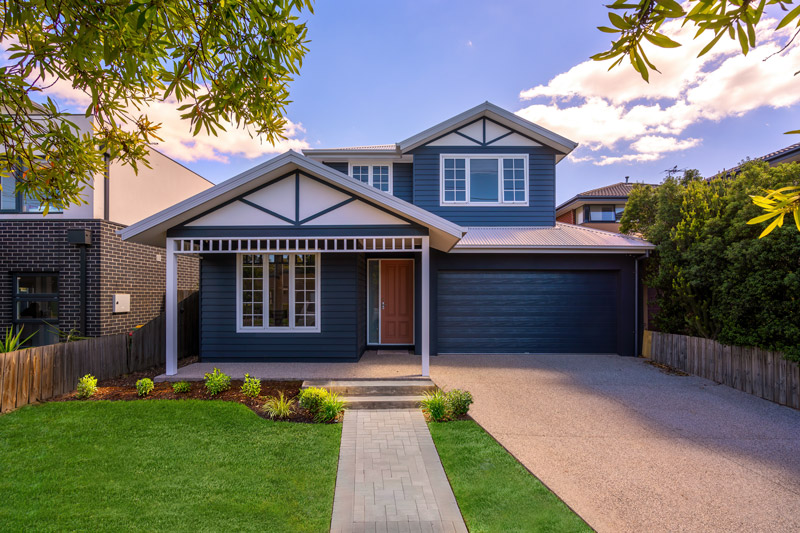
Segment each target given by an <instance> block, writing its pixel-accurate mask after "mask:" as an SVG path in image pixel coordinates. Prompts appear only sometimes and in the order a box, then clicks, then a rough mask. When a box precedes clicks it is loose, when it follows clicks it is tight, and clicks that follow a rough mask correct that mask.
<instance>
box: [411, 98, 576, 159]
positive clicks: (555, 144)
mask: <svg viewBox="0 0 800 533" xmlns="http://www.w3.org/2000/svg"><path fill="white" fill-rule="evenodd" d="M480 117H486V118H490V119H492V120H493V121H495V122H497V123H498V124H500V125H501V126H505V127H507V128H509V129H511V130H514V131H516V132H518V133H521V134H523V136H525V137H530V138H531V139H533V140H534V141H536V142H539V143H541V144H543V145H545V146H549V147H550V148H553V149H554V150H556V151H557V152H559V156H558V157H557V159H558V160H560V159H562V158H563V157H564V156H566V155H567V154H569V153H570V152H571V151H572V150H574V149H575V148H576V147H577V146H578V143H576V142H574V141H570V140H569V139H567V138H566V137H562V136H561V135H558V134H557V133H554V132H552V131H550V130H548V129H546V128H543V127H541V126H538V125H536V124H534V123H533V122H529V121H527V120H525V119H524V118H521V117H519V116H517V115H515V114H514V113H511V112H510V111H506V110H505V109H503V108H501V107H498V106H496V105H494V104H492V103H490V102H484V103H482V104H480V105H478V106H475V107H473V108H472V109H469V110H467V111H464V112H463V113H460V114H458V115H456V116H454V117H452V118H450V119H448V120H445V121H444V122H441V123H439V124H437V125H435V126H433V127H430V128H428V129H427V130H425V131H423V132H421V133H418V134H416V135H414V136H412V137H409V138H408V139H406V140H404V141H402V142H400V143H398V146H399V147H400V151H401V152H403V153H406V152H408V151H410V150H413V149H414V148H417V147H419V146H422V145H424V144H427V143H429V142H431V141H432V140H434V139H436V138H438V137H439V136H441V135H443V134H445V133H447V132H449V131H452V130H457V129H459V128H461V127H463V126H464V125H466V124H469V123H470V122H473V121H474V120H475V119H478V118H480Z"/></svg>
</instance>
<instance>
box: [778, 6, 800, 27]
mask: <svg viewBox="0 0 800 533" xmlns="http://www.w3.org/2000/svg"><path fill="white" fill-rule="evenodd" d="M798 15H800V6H797V7H796V8H794V9H792V10H791V11H789V13H788V14H787V15H786V16H785V17H783V19H781V22H780V24H778V27H777V28H775V30H779V29H781V28H783V27H785V26H788V25H789V23H791V22H792V21H793V20H794V19H795V18H797V16H798Z"/></svg>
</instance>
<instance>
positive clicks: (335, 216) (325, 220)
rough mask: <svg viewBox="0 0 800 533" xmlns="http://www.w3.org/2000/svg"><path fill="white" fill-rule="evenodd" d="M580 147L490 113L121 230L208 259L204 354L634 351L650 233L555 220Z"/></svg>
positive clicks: (317, 156)
mask: <svg viewBox="0 0 800 533" xmlns="http://www.w3.org/2000/svg"><path fill="white" fill-rule="evenodd" d="M575 146H576V144H575V143H574V142H572V141H569V140H568V139H565V138H564V137H562V136H560V135H558V134H556V133H553V132H551V131H548V130H546V129H544V128H542V127H540V126H537V125H536V124H533V123H531V122H528V121H526V120H523V119H521V118H520V117H518V116H516V115H515V114H513V113H510V112H508V111H506V110H504V109H501V108H499V107H497V106H495V105H492V104H490V103H488V102H487V103H484V104H481V105H479V106H477V107H475V108H473V109H470V110H468V111H466V112H464V113H462V114H460V115H457V116H455V117H453V118H450V119H448V120H446V121H444V122H442V123H440V124H437V125H436V126H433V127H431V128H429V129H427V130H425V131H423V132H421V133H418V134H417V135H414V136H412V137H410V138H408V139H406V140H404V141H400V142H399V143H395V144H389V145H378V146H360V147H352V148H334V149H325V150H323V149H315V150H306V151H305V155H300V154H297V153H295V152H287V153H285V154H283V155H280V156H278V157H275V158H274V159H272V160H270V161H267V162H265V163H263V164H261V165H258V166H257V167H255V168H253V169H251V170H248V171H246V172H244V173H242V174H240V175H238V176H235V177H233V178H231V179H229V180H227V181H225V182H223V183H220V184H219V185H217V186H215V187H213V188H211V189H209V190H207V191H203V192H201V193H199V194H197V195H195V196H194V197H192V198H190V199H188V200H185V201H183V202H180V203H179V204H177V205H175V206H173V207H171V208H169V209H166V210H164V211H162V212H160V213H157V214H155V215H153V216H151V217H148V218H146V219H145V220H143V221H141V222H138V223H136V224H133V225H132V226H130V227H128V228H125V229H123V230H122V231H121V232H120V233H121V235H122V237H123V238H124V239H125V240H128V241H133V242H137V243H141V244H146V245H150V246H166V248H167V287H168V294H167V321H168V322H167V323H168V328H167V354H168V355H167V374H174V373H175V372H176V370H177V368H176V361H177V360H176V355H175V354H176V337H175V324H176V308H175V298H174V292H175V287H176V277H175V272H176V261H177V257H179V256H181V255H182V254H201V255H202V258H203V260H202V262H201V272H200V300H201V304H200V305H201V334H200V335H201V340H200V345H201V352H200V358H201V360H202V361H209V362H220V361H286V360H290V361H317V360H343V361H353V360H358V358H359V357H360V356H361V355H362V354H363V353H364V351H365V350H368V349H369V350H372V349H381V348H384V349H388V348H392V349H398V348H400V349H409V350H413V351H414V352H415V353H417V354H420V355H421V360H422V368H423V374H424V375H427V373H428V362H429V356H430V354H437V353H466V354H469V353H521V354H525V353H528V354H535V353H618V354H623V355H633V354H634V352H635V344H636V340H635V339H636V333H637V331H636V328H637V323H638V322H637V313H638V311H637V306H636V300H637V298H636V291H637V284H636V273H635V272H636V268H637V264H638V263H637V258H640V257H642V256H643V254H645V253H646V252H647V251H648V250H649V249H651V248H652V246H651V245H650V244H649V243H647V242H646V241H643V240H641V239H637V238H633V237H628V236H624V235H618V234H614V233H609V232H604V231H598V230H596V229H590V228H584V227H580V226H574V225H569V224H561V223H556V220H555V218H556V217H555V189H556V164H557V163H558V162H559V161H560V160H562V159H563V158H564V157H565V156H566V155H567V154H569V153H570V151H572V150H573V149H574V148H575Z"/></svg>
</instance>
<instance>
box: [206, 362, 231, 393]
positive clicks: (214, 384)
mask: <svg viewBox="0 0 800 533" xmlns="http://www.w3.org/2000/svg"><path fill="white" fill-rule="evenodd" d="M205 381H206V390H207V391H208V392H209V394H211V396H216V395H217V394H219V393H220V392H223V391H226V390H228V389H230V388H231V377H230V376H228V375H227V374H225V373H223V372H222V371H221V370H220V369H219V368H214V371H213V372H212V373H210V374H208V373H206V375H205Z"/></svg>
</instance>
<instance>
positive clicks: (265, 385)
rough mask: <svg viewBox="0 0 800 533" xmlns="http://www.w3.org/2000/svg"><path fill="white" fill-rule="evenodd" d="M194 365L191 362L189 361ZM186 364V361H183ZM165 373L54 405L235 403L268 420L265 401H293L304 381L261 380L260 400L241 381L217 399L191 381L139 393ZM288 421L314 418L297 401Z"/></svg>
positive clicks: (108, 384)
mask: <svg viewBox="0 0 800 533" xmlns="http://www.w3.org/2000/svg"><path fill="white" fill-rule="evenodd" d="M188 362H192V361H188ZM182 363H183V361H182ZM163 373H164V368H163V366H161V367H153V368H151V369H148V370H146V371H143V372H133V373H131V374H126V375H124V376H120V377H116V378H112V379H105V380H102V381H99V382H98V383H97V391H96V392H95V393H94V395H93V396H91V397H90V398H87V399H78V398H77V397H76V396H75V392H74V391H73V392H70V393H68V394H64V395H62V396H59V397H56V398H53V399H52V400H50V401H53V402H71V401H76V402H84V401H98V400H110V401H133V400H140V401H150V400H220V401H223V402H236V403H240V404H243V405H246V406H247V407H249V408H250V409H251V410H252V411H253V412H254V413H256V414H257V415H258V416H260V417H262V418H266V419H269V415H268V414H267V413H266V411H264V402H265V401H266V400H267V398H268V397H272V396H278V394H279V393H283V395H284V397H286V398H294V397H296V396H297V394H298V393H299V392H300V387H301V386H302V384H303V382H302V381H262V382H261V394H260V395H259V396H258V397H257V398H251V397H249V396H245V395H244V394H243V393H242V390H241V387H242V381H241V380H236V381H231V388H230V389H228V390H226V391H223V392H221V393H219V394H217V395H215V396H212V395H211V394H209V393H208V391H207V390H206V388H205V383H204V382H202V381H190V382H189V385H190V386H191V390H190V391H189V392H183V393H176V392H174V391H173V390H172V383H156V384H155V388H154V389H153V391H152V392H151V393H150V394H148V395H147V396H145V397H140V396H139V395H138V393H137V391H136V382H137V381H138V380H140V379H142V378H150V379H152V378H154V377H155V376H157V375H159V374H163ZM285 421H287V422H313V421H314V419H313V415H311V413H309V412H308V411H306V410H305V409H302V408H300V407H299V406H298V405H297V403H296V402H295V404H294V406H293V408H292V414H291V415H290V416H289V418H287V419H285Z"/></svg>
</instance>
